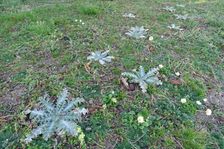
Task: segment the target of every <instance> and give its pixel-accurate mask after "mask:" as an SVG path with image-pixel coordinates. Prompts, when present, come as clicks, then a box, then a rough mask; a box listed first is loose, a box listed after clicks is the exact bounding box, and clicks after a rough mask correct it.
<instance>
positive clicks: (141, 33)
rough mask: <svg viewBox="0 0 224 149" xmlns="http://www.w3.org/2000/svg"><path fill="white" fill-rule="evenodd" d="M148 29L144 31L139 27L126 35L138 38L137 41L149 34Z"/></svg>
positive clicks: (133, 28)
mask: <svg viewBox="0 0 224 149" xmlns="http://www.w3.org/2000/svg"><path fill="white" fill-rule="evenodd" d="M147 31H148V29H144V27H143V26H141V27H139V26H136V27H132V28H131V29H130V30H129V31H128V32H127V33H125V34H126V35H128V36H130V37H133V38H136V39H141V38H145V35H146V34H147Z"/></svg>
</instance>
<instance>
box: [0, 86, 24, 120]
mask: <svg viewBox="0 0 224 149" xmlns="http://www.w3.org/2000/svg"><path fill="white" fill-rule="evenodd" d="M26 90H27V89H26V88H25V87H24V86H23V85H17V86H15V87H14V88H13V89H11V90H8V91H7V92H6V93H5V94H4V95H3V96H2V97H0V123H2V122H6V121H8V120H10V119H12V117H13V115H14V114H15V113H16V112H17V111H18V108H19V105H20V104H21V98H23V96H24V95H25V93H26Z"/></svg>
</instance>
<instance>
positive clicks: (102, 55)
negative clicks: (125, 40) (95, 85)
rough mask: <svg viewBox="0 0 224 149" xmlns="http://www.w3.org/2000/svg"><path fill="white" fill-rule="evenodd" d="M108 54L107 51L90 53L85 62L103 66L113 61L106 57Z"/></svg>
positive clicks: (111, 57)
mask: <svg viewBox="0 0 224 149" xmlns="http://www.w3.org/2000/svg"><path fill="white" fill-rule="evenodd" d="M109 52H110V51H109V50H107V51H105V52H100V51H96V52H92V53H91V55H90V56H88V57H87V60H93V61H99V63H100V64H101V65H105V64H106V62H111V61H112V59H114V57H113V56H109V55H108V54H109Z"/></svg>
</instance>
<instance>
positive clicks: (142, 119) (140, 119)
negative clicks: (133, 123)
mask: <svg viewBox="0 0 224 149" xmlns="http://www.w3.org/2000/svg"><path fill="white" fill-rule="evenodd" d="M137 120H138V123H144V122H145V120H144V117H143V116H141V115H140V116H138V119H137Z"/></svg>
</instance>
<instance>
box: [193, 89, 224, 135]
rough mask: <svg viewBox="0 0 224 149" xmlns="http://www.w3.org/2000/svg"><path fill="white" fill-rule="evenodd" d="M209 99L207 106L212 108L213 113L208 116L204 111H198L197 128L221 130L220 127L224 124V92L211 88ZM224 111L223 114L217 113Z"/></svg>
mask: <svg viewBox="0 0 224 149" xmlns="http://www.w3.org/2000/svg"><path fill="white" fill-rule="evenodd" d="M207 99H208V101H207V102H205V107H207V108H209V109H211V110H212V112H213V113H212V115H210V116H207V115H206V114H205V112H204V111H205V110H206V109H205V110H204V111H200V112H198V113H197V116H196V120H197V125H196V126H197V128H198V129H203V130H208V128H209V129H211V131H219V127H220V126H223V125H224V92H217V91H214V90H211V91H209V92H208V96H207ZM217 113H222V114H217Z"/></svg>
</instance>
